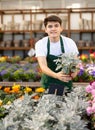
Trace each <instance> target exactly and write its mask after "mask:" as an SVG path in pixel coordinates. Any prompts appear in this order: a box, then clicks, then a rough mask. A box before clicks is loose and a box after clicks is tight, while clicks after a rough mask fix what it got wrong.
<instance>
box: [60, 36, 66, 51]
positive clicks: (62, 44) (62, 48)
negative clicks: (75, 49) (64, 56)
mask: <svg viewBox="0 0 95 130" xmlns="http://www.w3.org/2000/svg"><path fill="white" fill-rule="evenodd" d="M60 43H61V51H62V53H64V52H65V50H64V43H63V40H62V37H61V36H60Z"/></svg>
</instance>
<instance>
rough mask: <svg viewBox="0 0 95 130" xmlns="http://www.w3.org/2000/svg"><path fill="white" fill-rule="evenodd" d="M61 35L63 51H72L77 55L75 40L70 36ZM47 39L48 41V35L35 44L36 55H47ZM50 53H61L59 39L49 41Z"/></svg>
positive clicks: (56, 54)
mask: <svg viewBox="0 0 95 130" xmlns="http://www.w3.org/2000/svg"><path fill="white" fill-rule="evenodd" d="M61 37H62V39H63V44H64V50H65V53H73V54H76V55H78V54H79V52H78V48H77V46H76V44H75V42H74V41H73V40H72V39H71V38H68V37H65V36H62V35H61ZM47 41H48V36H47V37H44V38H42V39H41V40H39V41H38V42H37V43H36V44H35V51H36V57H38V56H47ZM50 54H52V55H55V56H58V55H60V54H62V51H61V46H60V40H59V41H58V42H56V43H55V42H54V43H52V42H50Z"/></svg>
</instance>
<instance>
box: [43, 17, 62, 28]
mask: <svg viewBox="0 0 95 130" xmlns="http://www.w3.org/2000/svg"><path fill="white" fill-rule="evenodd" d="M48 22H58V23H60V25H61V24H62V20H61V19H60V18H59V17H58V16H56V15H50V16H48V17H46V18H45V19H44V26H45V27H46V26H47V24H48Z"/></svg>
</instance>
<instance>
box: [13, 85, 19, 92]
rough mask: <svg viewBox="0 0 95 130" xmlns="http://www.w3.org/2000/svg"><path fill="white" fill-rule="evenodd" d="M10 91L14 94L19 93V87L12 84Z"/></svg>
mask: <svg viewBox="0 0 95 130" xmlns="http://www.w3.org/2000/svg"><path fill="white" fill-rule="evenodd" d="M12 90H13V91H14V92H15V93H18V92H19V91H20V85H19V84H14V85H13V86H12Z"/></svg>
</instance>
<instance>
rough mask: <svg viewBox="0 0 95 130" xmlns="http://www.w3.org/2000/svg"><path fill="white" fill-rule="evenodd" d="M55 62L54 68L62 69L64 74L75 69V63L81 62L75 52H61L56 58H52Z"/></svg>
mask: <svg viewBox="0 0 95 130" xmlns="http://www.w3.org/2000/svg"><path fill="white" fill-rule="evenodd" d="M54 61H55V62H56V64H57V68H56V70H60V69H61V70H62V71H63V73H65V74H71V73H73V72H75V71H76V69H78V68H77V65H78V64H79V63H80V62H81V61H80V60H79V59H78V58H77V57H76V55H75V54H72V53H63V54H62V55H61V56H60V57H59V58H58V59H56V60H54Z"/></svg>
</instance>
